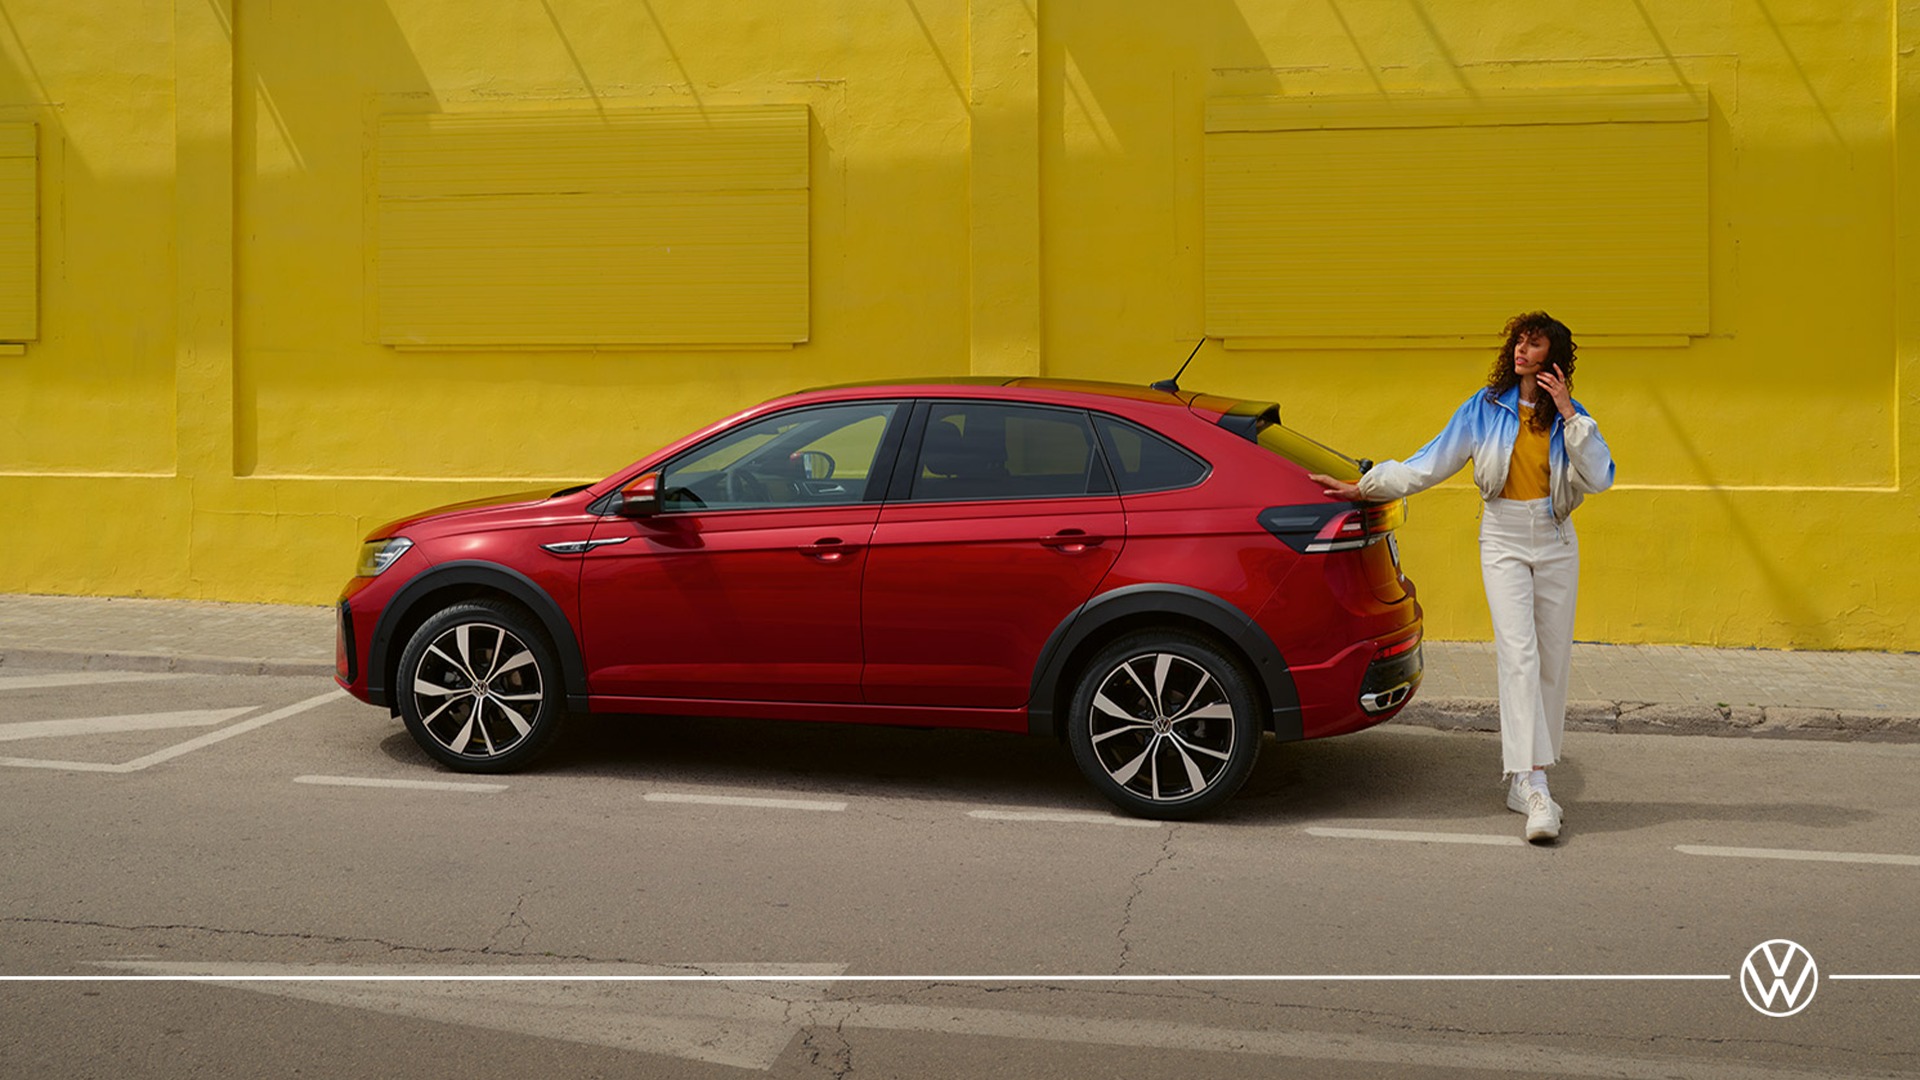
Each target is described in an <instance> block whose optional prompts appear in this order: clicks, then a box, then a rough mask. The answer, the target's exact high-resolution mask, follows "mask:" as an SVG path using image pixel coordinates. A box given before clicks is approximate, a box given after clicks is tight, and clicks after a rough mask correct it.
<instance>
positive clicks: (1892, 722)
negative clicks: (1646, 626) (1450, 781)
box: [1393, 698, 1920, 742]
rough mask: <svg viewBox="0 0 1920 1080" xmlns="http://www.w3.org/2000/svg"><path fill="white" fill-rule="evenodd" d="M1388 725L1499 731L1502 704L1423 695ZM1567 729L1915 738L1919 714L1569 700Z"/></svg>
mask: <svg viewBox="0 0 1920 1080" xmlns="http://www.w3.org/2000/svg"><path fill="white" fill-rule="evenodd" d="M1393 722H1394V723H1398V724H1412V725H1415V726H1417V727H1430V728H1437V729H1439V730H1442V731H1499V730H1500V702H1499V701H1498V700H1497V699H1494V698H1420V699H1415V700H1414V701H1412V702H1411V703H1409V704H1408V705H1407V707H1406V708H1405V709H1402V710H1401V711H1400V713H1399V715H1397V716H1395V717H1394V718H1393ZM1567 730H1568V731H1600V732H1606V733H1609V734H1615V735H1713V736H1721V737H1750V738H1760V739H1826V740H1858V741H1862V742H1920V715H1911V714H1898V713H1862V712H1842V711H1840V710H1837V709H1809V708H1803V707H1793V706H1786V705H1765V706H1762V705H1673V704H1654V703H1651V702H1641V701H1570V702H1568V703H1567Z"/></svg>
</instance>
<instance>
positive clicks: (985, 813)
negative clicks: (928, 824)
mask: <svg viewBox="0 0 1920 1080" xmlns="http://www.w3.org/2000/svg"><path fill="white" fill-rule="evenodd" d="M967 816H968V817H970V818H979V819H981V820H982V821H1057V822H1062V823H1064V824H1069V825H1125V826H1128V827H1131V828H1135V829H1157V828H1159V827H1160V826H1162V825H1164V824H1166V823H1165V822H1160V821H1142V820H1141V819H1139V818H1129V817H1116V816H1114V815H1112V814H1073V813H1064V812H1062V811H1058V810H969V811H967Z"/></svg>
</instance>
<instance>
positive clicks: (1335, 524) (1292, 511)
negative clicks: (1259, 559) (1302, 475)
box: [1259, 499, 1407, 554]
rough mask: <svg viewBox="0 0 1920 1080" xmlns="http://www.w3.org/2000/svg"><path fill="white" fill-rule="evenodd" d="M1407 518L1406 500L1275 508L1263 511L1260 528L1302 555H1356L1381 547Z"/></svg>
mask: <svg viewBox="0 0 1920 1080" xmlns="http://www.w3.org/2000/svg"><path fill="white" fill-rule="evenodd" d="M1406 518H1407V504H1406V501H1405V500H1404V499H1395V500H1394V501H1393V502H1389V503H1379V504H1359V503H1321V504H1318V505H1306V506H1273V507H1268V508H1267V509H1265V510H1262V511H1260V518H1259V520H1260V525H1261V527H1262V528H1264V529H1266V530H1267V531H1268V532H1270V533H1272V534H1273V535H1274V536H1275V537H1278V538H1279V540H1280V542H1281V543H1284V544H1286V545H1287V546H1288V547H1290V548H1292V549H1293V550H1295V551H1298V552H1301V553H1303V554H1319V553H1321V552H1325V551H1353V550H1355V549H1358V548H1363V547H1366V546H1367V545H1369V544H1375V543H1379V542H1380V541H1381V540H1384V539H1386V538H1387V536H1388V534H1389V533H1391V532H1393V530H1394V529H1396V528H1399V526H1400V525H1401V523H1402V522H1404V521H1406Z"/></svg>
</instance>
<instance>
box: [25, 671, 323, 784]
mask: <svg viewBox="0 0 1920 1080" xmlns="http://www.w3.org/2000/svg"><path fill="white" fill-rule="evenodd" d="M346 696H347V692H346V691H345V690H329V691H327V692H326V693H324V694H316V695H315V696H313V697H310V698H308V699H307V700H305V701H296V702H294V703H293V704H292V705H288V706H285V707H284V708H279V709H275V710H273V711H272V712H270V713H264V714H262V715H260V716H256V717H254V718H253V719H251V720H242V721H240V722H239V723H237V724H231V725H229V726H227V727H223V728H221V729H219V730H218V731H209V732H207V733H206V734H205V735H201V736H199V737H198V738H193V739H188V740H187V741H186V742H183V743H176V744H174V745H172V746H169V747H167V748H165V749H163V750H156V751H154V752H153V753H151V754H148V755H146V756H145V757H137V758H134V759H133V760H132V761H125V762H121V763H119V764H117V765H115V764H109V763H106V762H100V761H49V760H45V759H42V758H0V765H7V766H13V767H15V768H22V769H59V770H62V771H64V772H103V773H130V772H139V771H140V770H141V769H144V768H147V767H148V766H152V765H158V764H160V763H161V762H163V761H171V760H172V759H174V758H177V757H179V756H180V755H182V754H189V753H192V752H193V751H195V750H198V749H200V748H201V747H205V746H212V745H213V744H214V743H217V742H220V741H221V740H223V739H231V738H233V737H234V736H235V735H244V734H246V733H247V732H249V731H252V730H254V729H255V728H260V727H265V726H266V725H268V724H271V723H273V722H274V721H275V720H284V719H286V718H287V717H289V716H292V715H294V714H295V713H301V712H305V711H307V710H308V709H311V708H313V707H314V706H315V705H325V704H326V703H327V702H329V701H332V700H334V699H335V698H342V697H346Z"/></svg>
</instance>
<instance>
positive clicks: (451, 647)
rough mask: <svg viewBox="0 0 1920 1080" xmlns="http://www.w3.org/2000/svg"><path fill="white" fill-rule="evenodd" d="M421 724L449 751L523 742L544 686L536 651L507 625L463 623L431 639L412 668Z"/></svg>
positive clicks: (473, 754) (494, 749) (463, 753)
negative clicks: (507, 627) (508, 628)
mask: <svg viewBox="0 0 1920 1080" xmlns="http://www.w3.org/2000/svg"><path fill="white" fill-rule="evenodd" d="M410 692H411V694H412V695H413V707H414V712H415V715H417V716H419V718H420V721H419V730H420V731H423V732H425V733H426V735H427V736H428V737H429V738H431V739H432V740H433V741H434V742H435V743H438V744H439V745H440V746H441V747H442V748H444V749H445V750H446V751H447V752H448V753H449V754H452V755H455V756H457V757H460V758H466V759H474V760H487V759H491V758H497V757H500V756H501V755H503V754H506V753H508V752H510V751H512V750H513V749H514V748H515V747H518V746H520V745H521V743H523V742H524V741H525V740H526V739H527V737H528V736H529V735H531V734H532V733H533V731H534V728H535V726H536V725H537V724H538V723H539V721H540V711H541V708H542V702H543V701H544V700H545V698H546V687H545V685H544V684H543V682H542V679H541V671H540V662H539V657H537V656H536V655H535V654H534V652H533V650H532V649H530V648H528V647H527V644H526V643H525V642H524V641H522V640H521V639H520V638H519V637H517V636H515V635H514V634H513V633H511V632H510V631H508V630H507V629H506V628H505V627H502V626H496V625H494V624H492V623H485V622H462V623H459V624H457V625H454V626H452V627H449V628H447V629H446V630H445V631H444V632H442V633H441V634H440V635H438V636H437V637H435V638H434V639H433V640H432V641H431V642H429V643H428V644H427V646H426V648H425V650H424V651H422V652H421V654H420V657H419V659H418V660H417V661H416V662H415V665H414V670H413V683H412V687H411V689H410Z"/></svg>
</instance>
